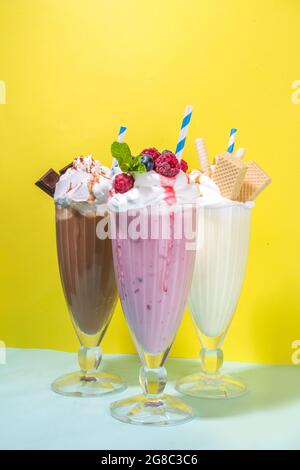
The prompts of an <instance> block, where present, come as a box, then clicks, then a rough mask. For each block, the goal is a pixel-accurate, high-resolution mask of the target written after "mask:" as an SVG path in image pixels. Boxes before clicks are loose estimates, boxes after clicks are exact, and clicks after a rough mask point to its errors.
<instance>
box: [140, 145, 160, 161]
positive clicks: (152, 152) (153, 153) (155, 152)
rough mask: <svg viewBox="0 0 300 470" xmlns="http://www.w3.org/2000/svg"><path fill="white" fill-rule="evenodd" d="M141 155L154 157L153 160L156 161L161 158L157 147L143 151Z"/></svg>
mask: <svg viewBox="0 0 300 470" xmlns="http://www.w3.org/2000/svg"><path fill="white" fill-rule="evenodd" d="M141 155H150V157H152V158H153V160H155V159H156V158H158V157H159V156H160V152H159V151H158V150H157V149H156V148H155V147H151V148H149V149H145V150H143V151H142V152H141Z"/></svg>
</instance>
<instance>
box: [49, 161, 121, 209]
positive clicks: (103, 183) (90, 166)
mask: <svg viewBox="0 0 300 470" xmlns="http://www.w3.org/2000/svg"><path fill="white" fill-rule="evenodd" d="M111 186H112V182H111V178H110V169H109V168H107V167H105V166H103V165H101V164H100V162H98V161H97V160H94V159H93V157H92V156H91V155H89V156H87V157H78V158H75V160H74V161H73V165H72V167H71V168H69V169H68V170H67V171H66V172H65V173H63V174H62V175H61V177H60V179H59V181H58V183H57V184H56V187H55V193H54V200H55V202H56V203H57V204H59V205H61V206H68V205H70V204H71V203H73V202H75V203H80V202H97V203H99V204H104V203H106V202H107V199H108V196H109V191H110V189H111Z"/></svg>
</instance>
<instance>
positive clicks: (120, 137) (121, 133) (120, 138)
mask: <svg viewBox="0 0 300 470" xmlns="http://www.w3.org/2000/svg"><path fill="white" fill-rule="evenodd" d="M126 129H127V127H125V126H121V127H120V130H119V135H118V139H117V141H118V142H120V143H123V142H124V140H125V133H126Z"/></svg>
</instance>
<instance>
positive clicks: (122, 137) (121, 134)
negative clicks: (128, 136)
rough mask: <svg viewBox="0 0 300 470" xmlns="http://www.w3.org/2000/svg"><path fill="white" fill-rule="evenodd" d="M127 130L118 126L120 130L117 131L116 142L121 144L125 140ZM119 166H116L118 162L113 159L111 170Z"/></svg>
mask: <svg viewBox="0 0 300 470" xmlns="http://www.w3.org/2000/svg"><path fill="white" fill-rule="evenodd" d="M126 130H127V127H125V126H120V129H119V134H118V138H117V142H119V143H120V144H122V143H123V142H124V140H125V132H126ZM118 166H119V164H118V160H116V159H115V158H113V161H112V168H117V167H118Z"/></svg>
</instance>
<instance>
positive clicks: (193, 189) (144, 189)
mask: <svg viewBox="0 0 300 470" xmlns="http://www.w3.org/2000/svg"><path fill="white" fill-rule="evenodd" d="M112 156H113V157H114V158H115V159H116V160H117V161H118V164H119V173H117V174H116V175H115V176H114V178H113V187H112V190H111V191H110V197H109V202H108V205H109V208H110V209H111V210H112V211H117V212H118V211H125V210H130V209H137V208H142V207H146V206H150V205H157V204H164V205H166V206H171V205H174V204H189V203H194V202H195V201H196V199H197V197H198V196H199V190H198V185H196V184H194V183H193V182H192V181H190V178H189V176H188V175H187V174H186V171H187V163H186V162H184V161H183V160H182V161H181V162H180V161H178V159H177V158H176V156H175V155H174V154H173V153H172V152H170V151H169V150H166V151H164V152H162V153H160V152H159V151H158V150H157V149H156V148H154V147H151V148H149V149H145V150H143V151H142V152H141V154H140V155H139V156H137V157H133V156H132V155H131V151H130V149H129V147H128V145H127V144H126V143H119V142H114V143H113V144H112Z"/></svg>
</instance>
